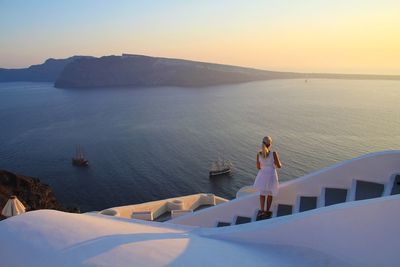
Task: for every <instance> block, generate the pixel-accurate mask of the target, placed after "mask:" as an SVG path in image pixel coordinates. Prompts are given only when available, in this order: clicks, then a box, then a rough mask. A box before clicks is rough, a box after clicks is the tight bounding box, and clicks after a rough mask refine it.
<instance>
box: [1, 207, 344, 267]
mask: <svg viewBox="0 0 400 267" xmlns="http://www.w3.org/2000/svg"><path fill="white" fill-rule="evenodd" d="M0 237H1V240H2V242H1V244H0V248H1V249H0V261H1V264H2V266H24V267H25V266H41V267H46V266H51V267H53V266H74V267H75V266H202V267H204V266H256V265H260V264H262V266H349V265H348V264H345V263H344V262H342V261H340V260H339V259H335V258H334V257H332V256H328V255H324V254H322V253H320V252H317V251H314V250H311V249H306V248H300V247H291V246H283V245H254V244H252V245H246V244H238V243H235V242H228V241H222V240H216V239H212V238H207V237H202V236H201V235H199V231H196V228H188V227H180V226H172V225H169V224H166V223H157V222H141V221H136V220H126V219H117V218H112V217H107V216H104V215H97V214H69V213H63V212H58V211H51V210H41V211H33V212H28V213H26V214H23V215H19V216H16V217H12V218H10V219H7V220H4V221H2V222H0ZM4 240H7V242H4Z"/></svg>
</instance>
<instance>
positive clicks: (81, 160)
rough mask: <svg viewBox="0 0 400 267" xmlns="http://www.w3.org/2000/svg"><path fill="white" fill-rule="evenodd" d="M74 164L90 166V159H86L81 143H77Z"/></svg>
mask: <svg viewBox="0 0 400 267" xmlns="http://www.w3.org/2000/svg"><path fill="white" fill-rule="evenodd" d="M72 164H73V165H75V166H83V167H84V166H88V165H89V161H88V160H87V159H85V155H84V153H83V148H82V146H81V145H76V152H75V157H73V158H72Z"/></svg>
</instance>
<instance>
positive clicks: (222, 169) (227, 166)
mask: <svg viewBox="0 0 400 267" xmlns="http://www.w3.org/2000/svg"><path fill="white" fill-rule="evenodd" d="M232 166H233V165H232V163H231V162H230V161H229V160H222V159H220V158H218V160H217V161H214V162H213V163H211V168H210V172H209V174H210V176H216V175H221V174H227V173H230V172H231V171H232Z"/></svg>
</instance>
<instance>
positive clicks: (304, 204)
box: [299, 196, 318, 212]
mask: <svg viewBox="0 0 400 267" xmlns="http://www.w3.org/2000/svg"><path fill="white" fill-rule="evenodd" d="M317 200H318V198H317V197H304V196H301V197H300V207H299V212H303V211H307V210H313V209H315V208H316V207H317Z"/></svg>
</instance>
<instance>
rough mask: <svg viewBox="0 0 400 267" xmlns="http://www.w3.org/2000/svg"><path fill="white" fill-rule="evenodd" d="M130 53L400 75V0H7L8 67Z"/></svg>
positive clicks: (0, 29) (3, 18) (3, 47)
mask: <svg viewBox="0 0 400 267" xmlns="http://www.w3.org/2000/svg"><path fill="white" fill-rule="evenodd" d="M121 53H134V54H146V55H154V56H164V57H176V58H185V59H193V60H201V61H208V62H217V63H226V64H232V65H241V66H249V67H255V68H261V69H270V70H284V71H304V72H340V73H378V74H384V73H386V74H400V0H259V1H257V0H242V1H239V0H197V1H194V0H180V1H177V0H158V1H156V0H153V1H152V0H143V1H139V0H138V1H134V0H131V1H122V0H118V1H108V0H97V1H95V0H80V1H78V0H64V1H61V0H60V1H57V0H48V1H46V0H43V1H40V0H37V1H34V0H31V1H29V0H25V1H20V0H0V67H24V66H28V65H31V64H36V63H40V62H42V61H44V60H45V59H46V58H49V57H53V58H64V57H69V56H71V55H94V56H102V55H111V54H121Z"/></svg>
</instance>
